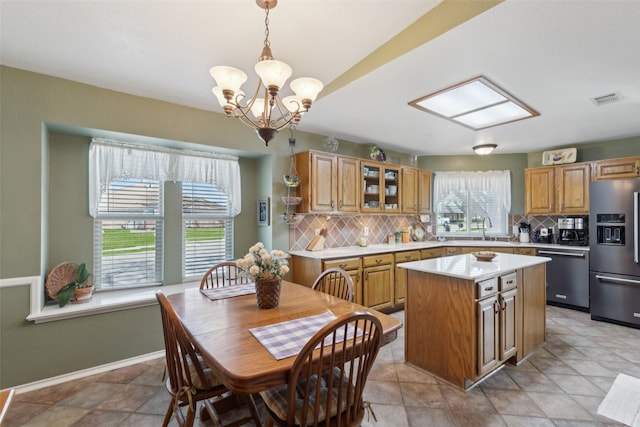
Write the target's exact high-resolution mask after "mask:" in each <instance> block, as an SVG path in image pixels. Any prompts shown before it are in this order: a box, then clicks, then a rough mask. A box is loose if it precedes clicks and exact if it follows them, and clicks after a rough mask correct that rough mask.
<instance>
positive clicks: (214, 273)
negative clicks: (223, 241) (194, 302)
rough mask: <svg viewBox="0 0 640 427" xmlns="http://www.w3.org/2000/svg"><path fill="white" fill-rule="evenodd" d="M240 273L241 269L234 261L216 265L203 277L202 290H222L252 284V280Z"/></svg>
mask: <svg viewBox="0 0 640 427" xmlns="http://www.w3.org/2000/svg"><path fill="white" fill-rule="evenodd" d="M240 271H241V270H240V267H238V266H237V265H236V263H235V262H233V261H225V262H221V263H220V264H216V265H214V266H213V267H211V268H210V269H209V271H207V272H206V273H205V274H204V276H202V280H201V281H200V289H211V288H222V287H224V286H231V285H240V284H242V283H250V282H251V279H250V278H248V277H246V276H242V275H241V274H240Z"/></svg>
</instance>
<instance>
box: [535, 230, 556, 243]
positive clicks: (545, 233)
mask: <svg viewBox="0 0 640 427" xmlns="http://www.w3.org/2000/svg"><path fill="white" fill-rule="evenodd" d="M539 239H540V243H554V242H553V227H550V228H541V229H540V238H539Z"/></svg>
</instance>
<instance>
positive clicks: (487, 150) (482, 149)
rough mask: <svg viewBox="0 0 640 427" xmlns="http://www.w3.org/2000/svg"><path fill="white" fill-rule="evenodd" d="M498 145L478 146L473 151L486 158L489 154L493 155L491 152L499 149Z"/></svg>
mask: <svg viewBox="0 0 640 427" xmlns="http://www.w3.org/2000/svg"><path fill="white" fill-rule="evenodd" d="M497 146H498V145H497V144H482V145H476V146H475V147H473V151H475V152H476V154H479V155H481V156H486V155H487V154H491V152H492V151H493V150H494V149H495V148H496V147H497Z"/></svg>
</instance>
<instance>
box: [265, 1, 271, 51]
mask: <svg viewBox="0 0 640 427" xmlns="http://www.w3.org/2000/svg"><path fill="white" fill-rule="evenodd" d="M264 10H265V17H264V45H265V46H267V47H269V46H271V43H270V42H269V4H268V3H267V4H266V5H265V7H264Z"/></svg>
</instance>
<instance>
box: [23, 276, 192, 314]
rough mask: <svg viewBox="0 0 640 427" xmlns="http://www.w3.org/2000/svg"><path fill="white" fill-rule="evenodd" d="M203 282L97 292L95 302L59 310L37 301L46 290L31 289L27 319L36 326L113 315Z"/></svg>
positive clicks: (153, 302)
mask: <svg viewBox="0 0 640 427" xmlns="http://www.w3.org/2000/svg"><path fill="white" fill-rule="evenodd" d="M198 284H199V282H188V283H182V284H179V285H167V286H156V287H148V288H141V289H123V290H118V291H107V292H96V293H94V294H93V298H91V301H89V302H86V303H83V304H67V305H65V306H64V307H58V305H56V304H51V303H50V304H47V305H45V304H44V303H43V302H39V303H38V302H36V301H34V298H38V295H40V298H43V296H42V290H41V288H40V286H39V283H38V284H37V286H38V287H37V289H34V286H33V285H32V288H31V302H32V304H31V307H32V308H31V313H30V314H29V316H27V320H29V321H32V322H34V323H45V322H54V321H56V320H64V319H73V318H76V317H84V316H91V315H93V314H101V313H110V312H113V311H120V310H130V309H133V308H139V307H146V306H150V305H155V304H157V303H158V302H157V300H156V290H162V292H164V293H165V294H167V295H171V294H176V293H179V292H182V291H184V290H185V289H189V288H194V287H197V286H198Z"/></svg>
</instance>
